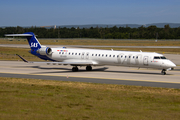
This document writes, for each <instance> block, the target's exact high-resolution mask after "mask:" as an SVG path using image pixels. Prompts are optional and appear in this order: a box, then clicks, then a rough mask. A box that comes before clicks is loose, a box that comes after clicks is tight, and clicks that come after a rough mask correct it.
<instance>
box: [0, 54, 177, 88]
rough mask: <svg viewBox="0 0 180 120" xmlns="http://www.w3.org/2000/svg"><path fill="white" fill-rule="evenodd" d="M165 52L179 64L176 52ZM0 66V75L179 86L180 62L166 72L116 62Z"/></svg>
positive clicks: (10, 63)
mask: <svg viewBox="0 0 180 120" xmlns="http://www.w3.org/2000/svg"><path fill="white" fill-rule="evenodd" d="M166 56H167V55H166ZM168 56H169V57H172V59H173V60H174V61H173V62H174V63H176V64H178V65H180V61H179V57H180V56H179V55H170V54H169V55H168ZM0 67H1V69H0V77H13V78H33V79H44V80H61V81H78V82H90V83H104V84H122V85H136V86H151V87H165V88H180V66H177V67H176V68H175V70H173V71H167V75H162V74H161V73H160V72H161V70H155V69H137V68H131V67H120V66H119V67H117V66H99V67H93V71H86V70H85V67H79V71H78V72H72V71H71V68H72V67H71V66H62V65H60V66H57V65H35V64H28V63H24V62H22V61H0Z"/></svg>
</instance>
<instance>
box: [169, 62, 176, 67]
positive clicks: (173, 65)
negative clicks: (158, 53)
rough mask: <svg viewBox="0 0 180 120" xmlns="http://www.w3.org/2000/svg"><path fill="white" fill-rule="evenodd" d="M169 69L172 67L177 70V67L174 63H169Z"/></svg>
mask: <svg viewBox="0 0 180 120" xmlns="http://www.w3.org/2000/svg"><path fill="white" fill-rule="evenodd" d="M168 67H170V68H175V67H176V64H174V63H173V62H171V61H169V62H168Z"/></svg>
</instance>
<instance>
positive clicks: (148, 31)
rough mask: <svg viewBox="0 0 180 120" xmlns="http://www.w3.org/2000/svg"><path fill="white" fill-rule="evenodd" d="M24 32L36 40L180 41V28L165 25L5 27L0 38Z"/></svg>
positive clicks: (0, 31) (0, 32)
mask: <svg viewBox="0 0 180 120" xmlns="http://www.w3.org/2000/svg"><path fill="white" fill-rule="evenodd" d="M25 32H34V33H35V34H36V35H38V38H98V39H180V27H178V28H171V27H170V26H169V25H165V26H164V28H157V27H156V26H149V27H144V26H141V27H139V28H130V27H128V26H127V27H119V28H118V27H116V26H114V27H111V28H99V27H98V26H97V27H95V28H93V27H91V28H82V29H80V28H79V27H78V28H74V27H72V28H66V27H64V28H61V27H59V28H56V29H54V28H50V29H48V28H40V27H30V28H23V27H20V26H17V27H5V28H0V37H4V34H12V33H14V34H21V33H25Z"/></svg>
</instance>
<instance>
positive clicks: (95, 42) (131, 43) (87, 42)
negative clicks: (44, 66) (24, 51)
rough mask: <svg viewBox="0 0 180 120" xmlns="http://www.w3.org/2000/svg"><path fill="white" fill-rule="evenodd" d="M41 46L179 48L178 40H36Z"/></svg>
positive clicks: (22, 41) (3, 41)
mask: <svg viewBox="0 0 180 120" xmlns="http://www.w3.org/2000/svg"><path fill="white" fill-rule="evenodd" d="M38 40H39V42H40V43H41V44H42V45H109V46H180V40H158V42H155V40H139V39H137V40H136V39H132V40H114V39H38ZM0 44H28V43H27V41H26V39H18V38H16V39H5V38H1V39H0Z"/></svg>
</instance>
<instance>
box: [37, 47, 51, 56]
mask: <svg viewBox="0 0 180 120" xmlns="http://www.w3.org/2000/svg"><path fill="white" fill-rule="evenodd" d="M37 53H39V54H40V55H51V54H52V49H51V48H49V47H42V48H40V49H39V50H37Z"/></svg>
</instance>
